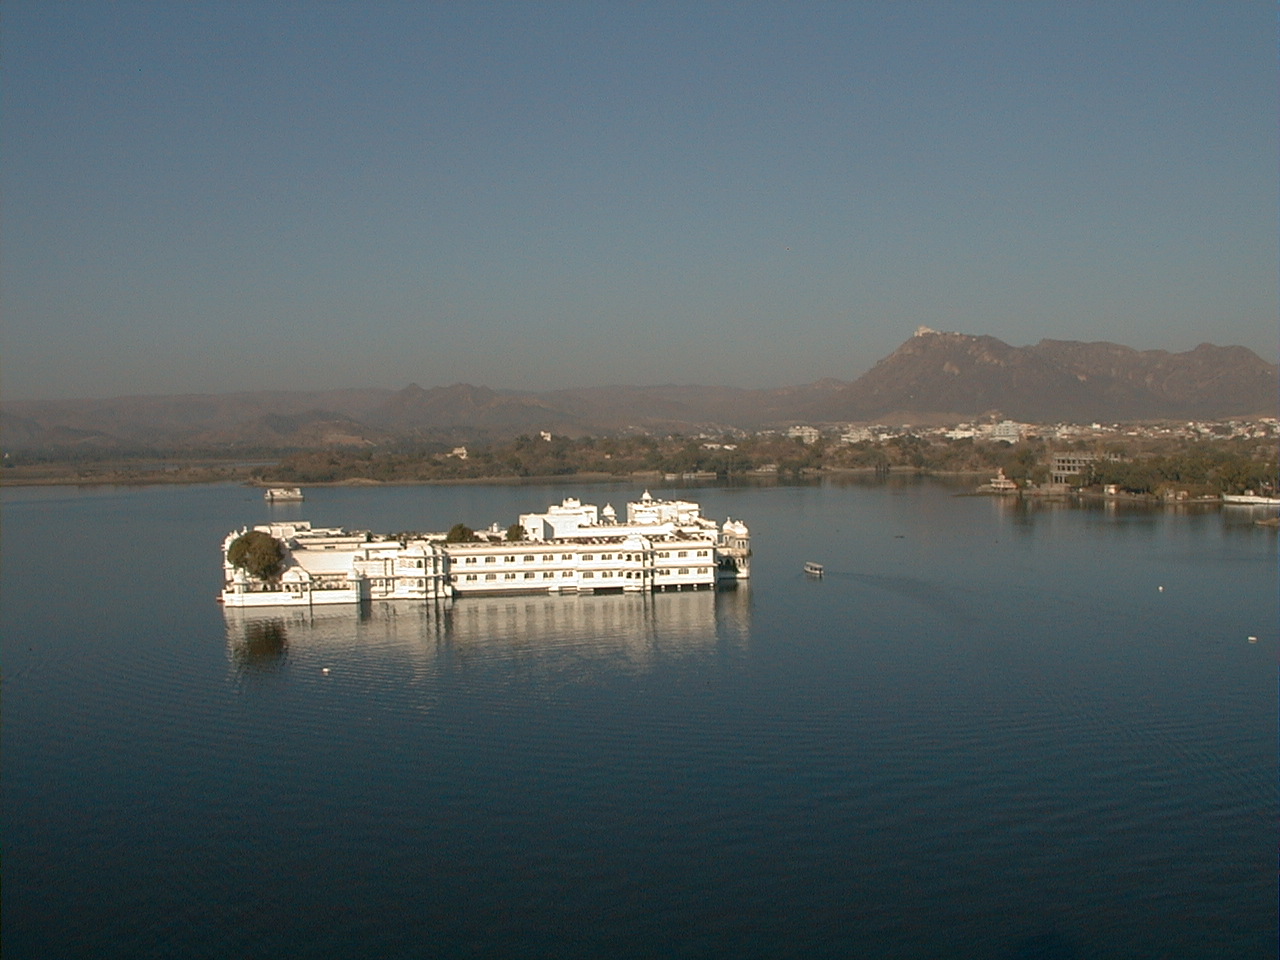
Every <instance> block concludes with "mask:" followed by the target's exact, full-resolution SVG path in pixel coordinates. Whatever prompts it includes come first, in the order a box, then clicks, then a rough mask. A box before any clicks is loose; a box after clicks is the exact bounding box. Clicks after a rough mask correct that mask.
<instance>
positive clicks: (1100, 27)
mask: <svg viewBox="0 0 1280 960" xmlns="http://www.w3.org/2000/svg"><path fill="white" fill-rule="evenodd" d="M0 27H2V29H3V33H2V34H0V63H3V84H2V85H0V97H2V100H0V103H2V106H3V131H4V133H3V138H2V139H0V152H2V156H0V161H2V162H0V198H2V201H3V210H4V225H3V232H2V233H0V307H2V310H0V312H2V314H3V317H4V343H3V350H0V375H2V378H3V379H2V380H0V389H2V390H3V396H4V398H5V399H53V398H68V397H95V396H101V397H106V396H119V395H124V394H149V393H188V392H190V393H220V392H228V391H241V390H256V389H319V388H331V387H386V388H391V389H398V388H400V387H403V386H405V385H406V384H408V383H410V382H417V383H419V384H421V385H422V386H424V387H430V386H435V385H443V384H449V383H454V382H457V381H469V382H472V383H476V384H484V385H487V386H491V387H495V388H504V389H530V390H547V389H556V388H560V387H580V386H593V385H601V384H607V383H630V384H659V383H698V384H708V385H712V384H719V385H727V386H744V387H773V386H783V385H789V384H798V383H808V382H812V381H814V380H817V379H819V378H822V377H837V378H840V379H845V380H852V379H854V378H856V377H857V376H858V375H859V374H861V373H863V372H865V371H866V370H867V369H869V368H870V367H871V366H872V365H873V364H874V363H875V362H876V361H877V360H879V359H880V358H882V357H883V356H885V355H887V354H889V353H890V352H892V351H893V350H894V349H895V348H896V347H897V346H898V345H899V344H900V343H901V342H902V341H903V340H905V339H907V338H908V337H909V336H910V335H911V334H912V333H913V332H914V331H915V329H916V327H918V326H920V325H927V326H929V327H932V328H935V329H938V330H946V331H960V332H964V333H970V334H978V335H983V334H985V335H990V336H994V337H998V338H1000V339H1002V340H1005V341H1006V342H1008V343H1010V344H1012V345H1015V346H1020V345H1026V344H1030V343H1034V342H1036V341H1038V340H1040V339H1041V338H1044V337H1048V338H1052V339H1063V340H1086V341H1092V340H1109V341H1114V342H1118V343H1123V344H1125V345H1127V346H1131V347H1134V348H1136V349H1139V350H1152V349H1164V350H1170V351H1182V350H1189V349H1191V348H1193V347H1195V346H1196V345H1197V344H1199V343H1201V342H1204V341H1209V342H1213V343H1216V344H1220V345H1234V344H1239V345H1243V346H1246V347H1248V348H1250V349H1252V350H1254V351H1255V352H1256V353H1258V354H1259V355H1260V356H1261V357H1263V358H1264V359H1265V360H1267V361H1269V362H1275V361H1276V359H1277V352H1278V351H1277V338H1278V335H1280V334H1278V329H1277V262H1278V260H1280V242H1278V239H1277V230H1276V210H1277V204H1278V200H1280V189H1278V186H1277V178H1276V169H1277V161H1278V157H1280V151H1278V150H1277V128H1276V124H1275V116H1276V107H1277V94H1276V90H1277V79H1278V70H1277V61H1276V56H1275V46H1276V30H1277V28H1276V15H1275V9H1274V5H1273V4H1270V3H1261V2H1257V3H1253V2H1240V3H1233V4H1219V5H1209V4H1202V3H1162V4H1149V3H1136V2H1116V3H1109V4H1087V5H1086V4H1061V3H1042V2H1027V3H1012V2H1000V3H964V4H944V3H923V2H922V3H900V4H888V3H884V4H881V3H849V4H843V5H839V4H814V3H798V4H785V5H784V4H780V3H748V4H699V5H695V6H686V5H680V4H665V3H662V4H644V5H641V4H622V3H536V4H521V3H492V2H477V3H469V4H457V5H452V4H444V3H387V4H353V3H338V4H330V5H309V4H297V3H277V2H261V3H253V4H241V3H198V4H142V3H134V2H122V3H113V4H96V3H62V4H46V3H37V2H28V0H16V2H9V3H7V4H6V7H5V14H4V19H3V23H2V24H0Z"/></svg>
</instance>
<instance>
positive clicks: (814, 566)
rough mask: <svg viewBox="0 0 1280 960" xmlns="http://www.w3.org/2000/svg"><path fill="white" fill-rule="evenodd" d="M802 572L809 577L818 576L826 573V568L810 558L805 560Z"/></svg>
mask: <svg viewBox="0 0 1280 960" xmlns="http://www.w3.org/2000/svg"><path fill="white" fill-rule="evenodd" d="M804 572H805V573H807V574H808V575H809V576H811V577H820V576H822V575H823V574H824V573H826V570H825V569H824V568H823V566H822V564H820V563H814V562H813V561H812V560H806V561H805V564H804Z"/></svg>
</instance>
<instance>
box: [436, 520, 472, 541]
mask: <svg viewBox="0 0 1280 960" xmlns="http://www.w3.org/2000/svg"><path fill="white" fill-rule="evenodd" d="M475 539H476V532H475V531H474V530H472V529H471V528H470V527H468V526H467V525H466V524H465V523H455V524H454V525H453V526H452V527H450V528H449V532H448V533H446V534H445V535H444V542H445V543H470V542H471V541H472V540H475Z"/></svg>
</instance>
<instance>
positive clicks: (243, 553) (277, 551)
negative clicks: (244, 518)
mask: <svg viewBox="0 0 1280 960" xmlns="http://www.w3.org/2000/svg"><path fill="white" fill-rule="evenodd" d="M227 561H228V562H229V563H230V564H231V565H232V566H233V567H239V568H240V569H241V570H244V571H246V572H247V573H249V574H251V575H252V576H255V577H257V578H258V579H259V580H270V579H272V578H273V577H275V576H277V575H278V574H279V573H280V569H281V568H282V567H283V566H284V544H282V543H281V542H280V541H279V540H277V539H276V538H275V537H273V536H271V534H269V533H266V532H264V531H262V530H250V531H248V532H247V533H242V534H240V536H238V537H236V538H235V539H234V540H232V541H231V546H229V547H228V548H227Z"/></svg>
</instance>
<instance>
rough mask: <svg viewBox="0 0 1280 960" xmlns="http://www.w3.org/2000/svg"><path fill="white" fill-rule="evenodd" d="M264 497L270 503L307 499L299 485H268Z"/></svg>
mask: <svg viewBox="0 0 1280 960" xmlns="http://www.w3.org/2000/svg"><path fill="white" fill-rule="evenodd" d="M263 497H265V498H266V501H267V502H268V503H288V502H291V501H292V502H297V501H300V500H305V499H306V498H305V497H303V495H302V490H301V489H300V488H298V487H268V488H267V492H266V493H264V494H263Z"/></svg>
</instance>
